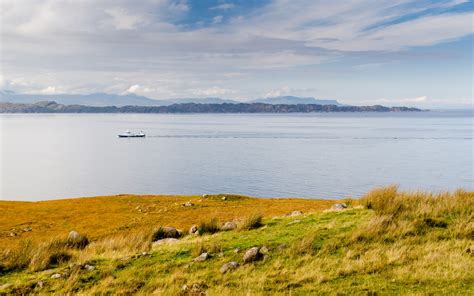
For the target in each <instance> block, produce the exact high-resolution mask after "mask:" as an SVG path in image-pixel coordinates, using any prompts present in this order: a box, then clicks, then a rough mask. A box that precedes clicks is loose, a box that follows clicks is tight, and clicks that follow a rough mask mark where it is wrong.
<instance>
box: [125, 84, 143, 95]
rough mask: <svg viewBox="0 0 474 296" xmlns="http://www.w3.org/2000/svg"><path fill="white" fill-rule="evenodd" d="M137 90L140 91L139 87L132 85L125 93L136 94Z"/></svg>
mask: <svg viewBox="0 0 474 296" xmlns="http://www.w3.org/2000/svg"><path fill="white" fill-rule="evenodd" d="M139 89H140V85H138V84H134V85H131V86H130V87H129V88H127V90H126V92H128V93H136V92H138V90H139Z"/></svg>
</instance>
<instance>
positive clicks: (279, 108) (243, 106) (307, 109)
mask: <svg viewBox="0 0 474 296" xmlns="http://www.w3.org/2000/svg"><path fill="white" fill-rule="evenodd" d="M422 111H427V110H421V109H418V108H411V107H404V106H400V107H385V106H381V105H374V106H336V105H317V104H296V105H293V104H292V105H290V104H264V103H239V104H233V103H222V104H197V103H182V104H173V105H170V106H123V107H116V106H106V107H96V106H85V105H63V104H58V103H56V102H54V101H44V102H38V103H32V104H21V103H0V113H141V114H149V113H153V114H155V113H156V114H169V113H216V114H222V113H327V112H422Z"/></svg>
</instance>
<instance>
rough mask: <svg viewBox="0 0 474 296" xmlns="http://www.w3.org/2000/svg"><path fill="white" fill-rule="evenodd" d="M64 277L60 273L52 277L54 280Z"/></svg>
mask: <svg viewBox="0 0 474 296" xmlns="http://www.w3.org/2000/svg"><path fill="white" fill-rule="evenodd" d="M61 277H62V276H61V274H60V273H55V274H53V275H52V276H51V278H52V279H60V278H61Z"/></svg>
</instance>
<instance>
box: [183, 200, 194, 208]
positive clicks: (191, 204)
mask: <svg viewBox="0 0 474 296" xmlns="http://www.w3.org/2000/svg"><path fill="white" fill-rule="evenodd" d="M192 206H194V204H193V203H192V202H190V201H187V202H185V203H184V204H183V207H192Z"/></svg>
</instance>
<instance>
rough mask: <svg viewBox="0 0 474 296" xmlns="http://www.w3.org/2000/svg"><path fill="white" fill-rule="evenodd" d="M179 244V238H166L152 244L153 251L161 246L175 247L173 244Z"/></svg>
mask: <svg viewBox="0 0 474 296" xmlns="http://www.w3.org/2000/svg"><path fill="white" fill-rule="evenodd" d="M178 242H179V239H177V238H164V239H160V240H157V241H155V242H153V243H152V244H151V247H152V249H155V248H157V247H159V246H163V245H173V244H176V243H178Z"/></svg>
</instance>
